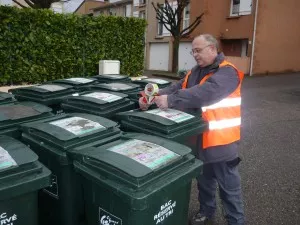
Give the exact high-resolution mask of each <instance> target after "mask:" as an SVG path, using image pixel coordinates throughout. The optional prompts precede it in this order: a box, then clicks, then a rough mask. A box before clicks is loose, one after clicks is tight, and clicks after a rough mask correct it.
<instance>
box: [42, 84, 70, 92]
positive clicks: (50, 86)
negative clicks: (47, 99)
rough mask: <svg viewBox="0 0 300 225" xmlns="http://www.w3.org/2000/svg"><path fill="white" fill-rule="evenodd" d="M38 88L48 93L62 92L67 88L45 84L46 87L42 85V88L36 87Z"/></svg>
mask: <svg viewBox="0 0 300 225" xmlns="http://www.w3.org/2000/svg"><path fill="white" fill-rule="evenodd" d="M36 87H37V88H40V89H44V90H47V91H51V92H53V91H61V90H65V89H66V88H65V87H62V86H59V85H55V84H44V85H40V86H36Z"/></svg>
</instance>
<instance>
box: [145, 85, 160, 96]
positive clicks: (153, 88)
mask: <svg viewBox="0 0 300 225" xmlns="http://www.w3.org/2000/svg"><path fill="white" fill-rule="evenodd" d="M158 92H159V87H158V85H157V84H152V83H149V84H147V85H146V87H145V94H146V95H147V96H155V95H157V94H158Z"/></svg>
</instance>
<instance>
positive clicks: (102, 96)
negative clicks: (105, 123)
mask: <svg viewBox="0 0 300 225" xmlns="http://www.w3.org/2000/svg"><path fill="white" fill-rule="evenodd" d="M127 97H128V95H126V94H122V93H118V92H109V91H94V92H93V91H89V92H83V93H80V94H79V95H78V96H70V97H67V98H66V99H65V100H64V101H63V104H62V108H63V109H66V110H71V111H74V112H76V109H77V110H79V112H87V113H91V114H95V113H96V115H98V114H99V115H100V116H104V117H107V116H109V117H110V116H112V114H115V113H117V112H121V111H126V110H129V109H134V103H133V102H131V101H130V100H129V99H128V98H127ZM125 108H126V109H125ZM123 109H124V110H123ZM77 112H78V111H77Z"/></svg>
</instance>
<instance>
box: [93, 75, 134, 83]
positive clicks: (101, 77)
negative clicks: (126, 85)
mask: <svg viewBox="0 0 300 225" xmlns="http://www.w3.org/2000/svg"><path fill="white" fill-rule="evenodd" d="M94 78H96V79H98V80H99V81H111V82H117V81H131V79H130V78H129V76H128V75H123V74H99V75H96V76H94Z"/></svg>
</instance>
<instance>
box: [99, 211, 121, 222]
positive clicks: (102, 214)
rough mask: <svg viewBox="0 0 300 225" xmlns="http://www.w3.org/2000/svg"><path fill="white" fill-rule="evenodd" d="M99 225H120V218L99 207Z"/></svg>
mask: <svg viewBox="0 0 300 225" xmlns="http://www.w3.org/2000/svg"><path fill="white" fill-rule="evenodd" d="M99 222H100V223H99V224H100V225H122V219H120V218H119V217H117V216H115V215H113V214H111V213H109V212H108V211H106V210H104V209H102V208H100V207H99Z"/></svg>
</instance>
